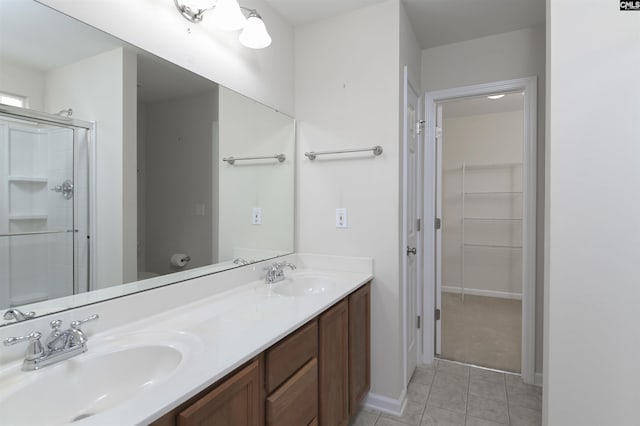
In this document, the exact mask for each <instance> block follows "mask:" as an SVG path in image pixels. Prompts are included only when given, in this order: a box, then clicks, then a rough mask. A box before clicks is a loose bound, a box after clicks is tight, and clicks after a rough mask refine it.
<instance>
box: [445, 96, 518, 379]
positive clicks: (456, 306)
mask: <svg viewBox="0 0 640 426" xmlns="http://www.w3.org/2000/svg"><path fill="white" fill-rule="evenodd" d="M523 98H524V96H523V93H522V92H520V91H518V92H513V93H495V94H492V95H488V96H479V97H472V98H465V99H456V100H445V101H442V102H438V103H437V108H438V109H440V108H441V109H442V114H441V116H442V125H441V126H440V127H441V129H442V130H441V132H440V134H439V141H438V149H439V150H441V155H440V156H439V158H440V159H441V164H440V166H439V167H438V169H439V170H441V172H440V173H439V177H440V180H439V182H437V184H436V191H437V192H438V193H439V194H438V195H437V202H438V205H436V210H437V211H440V212H441V215H440V218H441V228H440V232H441V242H442V244H441V248H440V251H441V256H439V262H438V264H437V265H436V268H439V269H440V270H441V271H442V273H441V277H442V285H441V290H440V300H441V308H440V310H441V324H442V326H441V336H440V339H437V342H438V343H439V345H438V346H436V354H437V355H439V356H440V358H442V359H447V360H451V361H459V362H464V363H468V364H473V365H478V366H482V367H487V368H493V369H498V370H503V371H509V372H514V373H519V372H520V361H521V359H520V358H521V354H520V349H521V331H522V329H521V328H522V324H521V319H522V256H521V251H522V149H523V143H522V139H523V127H524V123H523V121H524V120H523V118H524V117H523V105H524V99H523Z"/></svg>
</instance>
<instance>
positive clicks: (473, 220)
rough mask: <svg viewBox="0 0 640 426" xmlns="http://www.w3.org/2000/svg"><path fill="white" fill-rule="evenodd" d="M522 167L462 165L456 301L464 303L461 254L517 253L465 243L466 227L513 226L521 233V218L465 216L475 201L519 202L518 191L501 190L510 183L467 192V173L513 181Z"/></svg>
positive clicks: (494, 245) (489, 244) (503, 247)
mask: <svg viewBox="0 0 640 426" xmlns="http://www.w3.org/2000/svg"><path fill="white" fill-rule="evenodd" d="M521 167H522V163H494V164H473V165H469V164H466V163H464V162H463V163H462V176H461V191H460V199H461V215H460V217H461V222H462V223H461V240H462V242H461V244H460V258H461V261H460V276H461V284H460V285H461V290H460V297H461V298H462V301H464V292H465V284H466V283H465V252H466V251H467V250H471V249H493V250H508V251H511V250H521V249H522V245H521V244H508V243H495V242H488V241H487V242H483V241H469V240H468V239H467V235H466V227H467V225H469V226H472V225H474V224H483V223H484V224H495V225H497V226H513V225H519V228H520V230H521V229H522V225H521V224H522V217H516V216H508V215H505V214H502V215H495V216H492V215H487V216H482V215H477V214H474V215H470V214H469V213H468V208H467V203H473V202H477V201H478V200H483V201H485V202H489V201H493V200H503V201H515V199H516V198H519V199H520V201H522V191H513V190H509V191H505V190H504V189H505V187H506V186H508V187H509V188H513V186H514V182H509V184H508V185H506V186H503V187H499V188H495V187H491V186H489V187H485V188H482V190H477V189H475V188H474V189H472V190H469V186H468V182H467V179H468V172H472V173H473V172H489V171H491V170H496V171H500V170H502V173H504V171H506V172H511V173H509V174H508V175H507V176H509V177H510V179H511V180H513V175H514V173H513V172H514V171H515V169H517V168H521Z"/></svg>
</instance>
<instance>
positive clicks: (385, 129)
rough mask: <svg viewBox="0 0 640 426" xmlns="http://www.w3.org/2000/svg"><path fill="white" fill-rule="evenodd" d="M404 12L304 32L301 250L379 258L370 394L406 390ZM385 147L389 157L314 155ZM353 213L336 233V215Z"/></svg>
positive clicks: (376, 13)
mask: <svg viewBox="0 0 640 426" xmlns="http://www.w3.org/2000/svg"><path fill="white" fill-rule="evenodd" d="M398 26H399V6H398V2H397V1H396V0H390V1H386V2H383V3H380V4H377V5H374V6H370V7H365V8H362V9H359V10H356V11H354V12H349V13H345V14H342V15H340V16H337V17H334V18H330V19H326V20H322V21H318V22H315V23H311V24H308V25H305V26H302V27H298V28H296V44H295V58H296V79H295V82H296V85H295V93H296V118H297V119H298V131H297V136H298V140H297V143H298V148H297V161H298V167H297V184H298V186H297V188H296V207H297V227H296V229H297V233H296V238H297V249H298V250H299V251H301V252H315V253H329V254H338V255H355V256H370V257H373V258H374V259H375V260H374V265H375V272H374V273H375V280H374V282H373V287H372V342H371V344H372V347H371V357H372V358H371V362H372V366H371V392H372V393H373V394H377V395H381V396H384V397H387V398H391V399H393V400H397V399H398V398H399V397H400V395H401V393H402V391H403V390H404V384H403V383H402V382H403V378H402V377H403V371H402V365H403V364H402V347H401V346H402V344H401V343H402V342H401V336H402V333H401V295H400V283H399V276H400V274H399V272H400V271H399V254H398V252H399V233H398V230H399V208H398V206H399V202H400V199H399V191H398V188H399V187H400V182H399V164H400V152H399V147H400V144H399V139H398V129H399V110H398V105H399V102H398V100H399V99H400V98H399V96H400V93H399V85H398V82H399V81H400V74H399V73H400V70H399V69H400V66H399V28H398ZM374 145H381V146H382V147H383V149H384V153H383V154H382V155H381V156H379V157H374V156H373V155H371V154H370V153H364V154H358V155H352V156H339V157H330V156H326V157H319V158H318V159H317V160H315V161H313V162H312V161H310V160H308V159H307V158H306V157H304V155H303V154H304V152H306V151H314V150H315V151H322V150H332V149H341V148H364V147H370V146H374ZM337 207H345V208H347V210H348V225H349V227H348V228H347V229H336V227H335V209H336V208H337Z"/></svg>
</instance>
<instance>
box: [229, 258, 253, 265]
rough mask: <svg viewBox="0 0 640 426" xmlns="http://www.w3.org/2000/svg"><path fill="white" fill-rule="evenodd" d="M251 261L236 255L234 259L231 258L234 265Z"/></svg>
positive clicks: (246, 263)
mask: <svg viewBox="0 0 640 426" xmlns="http://www.w3.org/2000/svg"><path fill="white" fill-rule="evenodd" d="M250 263H251V262H249V261H248V260H245V259H243V258H241V257H236V258H235V259H233V264H234V265H248V264H250Z"/></svg>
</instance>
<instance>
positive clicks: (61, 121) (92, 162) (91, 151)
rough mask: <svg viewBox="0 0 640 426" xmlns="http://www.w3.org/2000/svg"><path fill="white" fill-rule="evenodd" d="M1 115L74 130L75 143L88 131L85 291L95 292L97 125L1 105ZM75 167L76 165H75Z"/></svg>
mask: <svg viewBox="0 0 640 426" xmlns="http://www.w3.org/2000/svg"><path fill="white" fill-rule="evenodd" d="M0 113H2V114H5V115H7V116H9V117H12V118H16V119H20V120H31V121H35V122H42V123H45V124H51V125H55V126H60V127H66V128H70V129H72V130H73V137H74V141H75V137H76V131H77V130H78V129H85V130H86V131H87V153H88V157H89V158H88V169H89V170H88V180H89V181H88V182H87V188H88V191H89V197H88V206H87V208H88V211H87V222H88V224H87V230H88V233H89V235H88V240H89V241H88V243H87V245H88V250H89V256H88V265H87V270H88V274H87V275H88V276H87V289H86V290H85V291H91V290H94V285H95V273H96V272H95V269H96V268H95V267H93V266H94V265H95V253H96V250H95V235H96V217H95V215H96V209H95V206H96V167H95V166H96V154H95V153H96V123H95V122H90V121H84V120H78V119H75V118H70V117H62V116H59V115H55V114H49V113H46V112H42V111H37V110H32V109H28V108H20V107H14V106H10V105H4V104H0ZM74 167H75V165H74ZM77 290H78V286H77V282H76V279H75V268H74V283H73V292H74V294H77Z"/></svg>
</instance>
